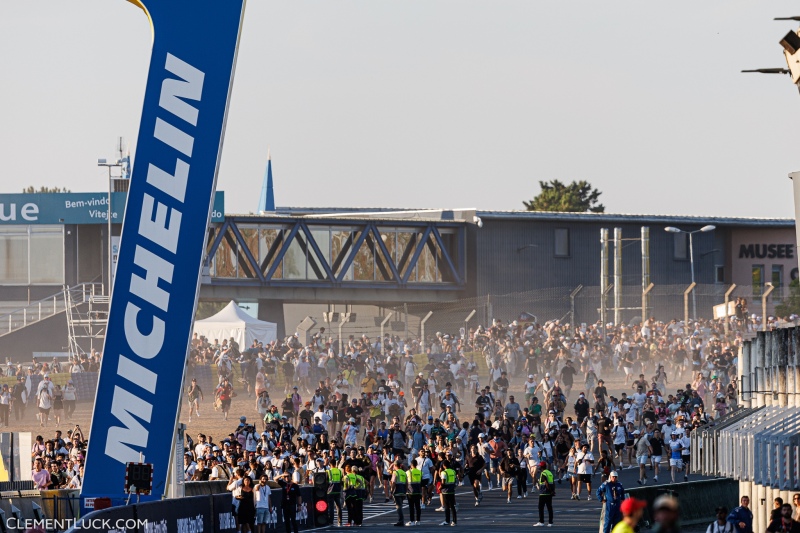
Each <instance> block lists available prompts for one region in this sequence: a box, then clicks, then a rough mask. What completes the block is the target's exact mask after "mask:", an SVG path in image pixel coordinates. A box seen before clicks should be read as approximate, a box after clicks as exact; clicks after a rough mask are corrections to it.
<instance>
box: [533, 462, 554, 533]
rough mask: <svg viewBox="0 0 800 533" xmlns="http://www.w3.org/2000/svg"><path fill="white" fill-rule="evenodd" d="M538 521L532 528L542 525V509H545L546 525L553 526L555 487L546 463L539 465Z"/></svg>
mask: <svg viewBox="0 0 800 533" xmlns="http://www.w3.org/2000/svg"><path fill="white" fill-rule="evenodd" d="M539 469H540V471H541V473H540V474H539V521H538V522H536V523H535V524H533V527H540V526H543V525H544V508H545V507H547V518H548V523H549V524H550V525H551V526H552V525H553V496H555V494H556V486H555V484H554V483H553V473H552V472H550V470H548V469H547V463H545V462H544V461H542V462H540V463H539Z"/></svg>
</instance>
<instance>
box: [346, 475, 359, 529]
mask: <svg viewBox="0 0 800 533" xmlns="http://www.w3.org/2000/svg"><path fill="white" fill-rule="evenodd" d="M344 471H345V476H344V484H343V487H344V505H345V507H347V525H348V526H352V525H353V524H355V523H356V512H357V511H356V500H357V490H358V476H357V475H356V474H355V473H354V472H353V466H352V465H350V464H346V465H344Z"/></svg>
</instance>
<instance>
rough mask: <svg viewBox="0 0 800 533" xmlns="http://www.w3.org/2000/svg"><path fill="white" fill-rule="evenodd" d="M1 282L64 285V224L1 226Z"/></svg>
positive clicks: (9, 283)
mask: <svg viewBox="0 0 800 533" xmlns="http://www.w3.org/2000/svg"><path fill="white" fill-rule="evenodd" d="M0 284H4V285H63V284H64V227H63V226H56V225H53V226H48V225H41V226H16V225H11V226H0Z"/></svg>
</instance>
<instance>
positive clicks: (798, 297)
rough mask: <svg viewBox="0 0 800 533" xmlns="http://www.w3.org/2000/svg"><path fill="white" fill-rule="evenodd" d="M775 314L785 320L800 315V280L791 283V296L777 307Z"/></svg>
mask: <svg viewBox="0 0 800 533" xmlns="http://www.w3.org/2000/svg"><path fill="white" fill-rule="evenodd" d="M775 314H776V315H778V316H779V317H784V318H785V317H787V316H789V315H800V279H793V280H792V282H791V283H789V295H788V296H787V297H786V298H784V299H783V301H782V302H781V303H779V304H778V305H776V306H775Z"/></svg>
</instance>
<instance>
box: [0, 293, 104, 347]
mask: <svg viewBox="0 0 800 533" xmlns="http://www.w3.org/2000/svg"><path fill="white" fill-rule="evenodd" d="M104 291H105V289H104V287H103V284H102V283H81V284H80V285H75V286H73V287H68V288H65V289H63V290H62V291H60V292H58V293H57V294H54V295H52V296H48V297H47V298H44V299H42V300H39V301H38V302H31V303H30V304H28V305H26V306H25V307H21V308H19V309H14V310H13V311H11V312H9V313H7V314H6V315H5V316H0V327H2V330H0V336H3V335H8V334H9V333H12V332H14V331H17V330H19V329H22V328H24V327H26V326H30V325H31V324H35V323H37V322H40V321H42V320H45V319H47V318H50V317H52V316H55V315H57V314H59V313H63V312H64V311H66V310H67V308H68V307H70V306H73V307H74V306H77V305H81V304H84V303H88V302H89V301H90V299H92V298H95V299H97V298H102V297H105V292H104Z"/></svg>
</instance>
